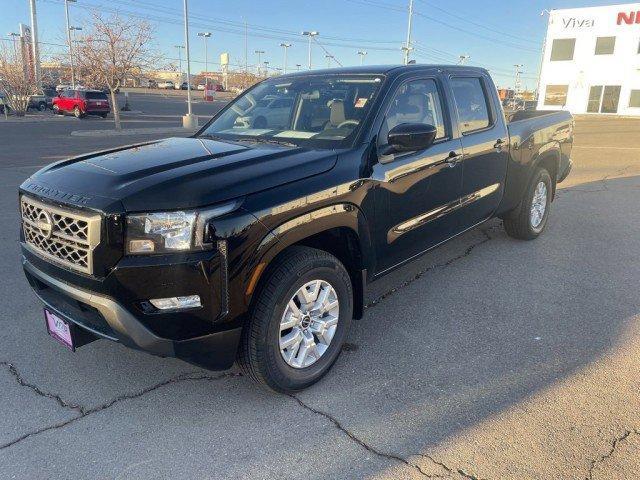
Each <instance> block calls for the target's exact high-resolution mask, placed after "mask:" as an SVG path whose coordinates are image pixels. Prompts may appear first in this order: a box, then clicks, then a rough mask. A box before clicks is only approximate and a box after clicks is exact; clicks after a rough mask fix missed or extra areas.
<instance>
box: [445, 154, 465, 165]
mask: <svg viewBox="0 0 640 480" xmlns="http://www.w3.org/2000/svg"><path fill="white" fill-rule="evenodd" d="M460 160H462V155H460V154H458V153H456V152H453V151H451V152H449V156H448V157H447V158H446V159H445V163H446V164H447V165H449V168H453V167H455V166H456V165H457V164H458V162H459V161H460Z"/></svg>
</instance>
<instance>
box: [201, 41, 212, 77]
mask: <svg viewBox="0 0 640 480" xmlns="http://www.w3.org/2000/svg"><path fill="white" fill-rule="evenodd" d="M198 36H199V37H202V38H203V39H204V79H205V83H207V73H209V53H208V52H207V38H210V37H211V32H199V33H198Z"/></svg>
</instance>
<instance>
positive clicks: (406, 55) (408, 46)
mask: <svg viewBox="0 0 640 480" xmlns="http://www.w3.org/2000/svg"><path fill="white" fill-rule="evenodd" d="M412 23H413V0H409V22H408V24H407V41H406V42H405V44H404V47H403V48H402V50H403V51H404V64H405V65H408V64H409V52H410V51H411V50H413V47H412V46H411V25H412Z"/></svg>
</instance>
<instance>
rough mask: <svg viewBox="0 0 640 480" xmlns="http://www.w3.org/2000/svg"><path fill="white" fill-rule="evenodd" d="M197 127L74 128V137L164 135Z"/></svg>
mask: <svg viewBox="0 0 640 480" xmlns="http://www.w3.org/2000/svg"><path fill="white" fill-rule="evenodd" d="M196 131H197V129H193V130H192V129H189V130H187V129H185V128H182V127H158V128H128V129H126V130H107V129H105V130H74V131H73V132H71V136H72V137H123V136H133V135H162V134H172V133H186V134H191V133H195V132H196Z"/></svg>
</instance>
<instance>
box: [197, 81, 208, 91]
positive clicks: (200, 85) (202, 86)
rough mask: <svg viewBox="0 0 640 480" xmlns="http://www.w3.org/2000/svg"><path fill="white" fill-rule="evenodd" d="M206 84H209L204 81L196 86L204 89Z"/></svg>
mask: <svg viewBox="0 0 640 480" xmlns="http://www.w3.org/2000/svg"><path fill="white" fill-rule="evenodd" d="M206 86H207V84H206V83H204V82H203V83H199V84H198V85H197V87H196V88H197V89H198V90H204V89H205V87H206Z"/></svg>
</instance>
